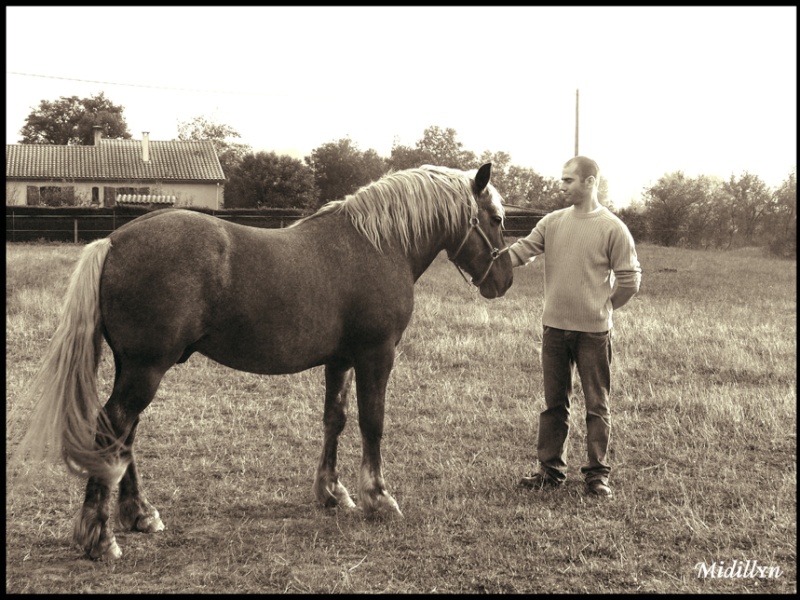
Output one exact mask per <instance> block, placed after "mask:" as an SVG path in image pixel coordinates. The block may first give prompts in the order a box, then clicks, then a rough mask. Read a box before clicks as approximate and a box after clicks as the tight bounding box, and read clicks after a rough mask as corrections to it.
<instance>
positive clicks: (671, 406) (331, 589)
mask: <svg viewBox="0 0 800 600" xmlns="http://www.w3.org/2000/svg"><path fill="white" fill-rule="evenodd" d="M6 250H7V258H6V266H7V279H6V300H7V304H6V335H7V343H6V344H7V345H6V353H7V363H6V364H7V366H6V379H7V384H6V424H7V432H6V444H7V458H8V456H9V454H10V452H12V451H13V449H14V445H15V443H16V440H18V439H19V437H20V435H21V431H20V426H21V423H23V422H24V419H25V417H26V415H27V412H28V410H29V408H30V407H28V406H24V405H21V404H20V400H19V399H20V392H21V391H22V389H23V387H24V385H25V383H26V382H27V381H29V380H30V378H31V376H32V374H33V371H34V370H35V367H36V361H37V360H38V357H39V356H40V355H41V353H42V351H43V349H44V347H45V344H46V342H47V339H48V337H49V336H50V335H51V334H52V332H53V330H54V328H55V320H56V317H57V314H58V310H59V305H60V299H61V296H62V294H63V293H64V290H65V289H66V282H67V279H68V276H69V273H70V270H71V268H72V265H73V264H74V263H75V261H76V260H77V257H78V253H79V250H80V248H79V247H75V246H72V245H59V244H49V245H27V244H7V245H6ZM640 258H641V261H642V265H643V268H644V271H645V272H644V279H643V285H642V290H641V293H640V294H639V295H638V296H637V297H636V298H634V300H633V301H632V302H631V304H630V305H629V306H627V307H626V308H625V309H624V310H622V311H620V312H619V313H618V314H617V315H616V331H615V338H614V344H615V345H614V350H615V362H614V366H613V378H614V379H613V381H614V389H613V398H612V414H613V434H612V435H613V437H612V453H611V459H612V464H613V467H614V470H613V472H612V483H613V484H614V487H615V492H616V496H615V498H614V499H613V500H612V501H610V502H597V501H594V500H592V499H590V498H587V497H586V496H584V495H583V493H582V487H581V482H580V474H579V472H578V469H579V467H580V464H581V461H582V460H583V457H584V456H585V443H584V435H585V427H584V424H583V405H582V402H581V401H578V402H576V404H575V410H574V411H573V429H572V433H571V437H570V457H571V465H570V473H569V475H570V480H569V481H568V484H567V486H566V488H565V489H562V490H558V491H554V492H544V493H539V494H536V493H530V492H524V491H521V490H518V489H517V488H516V483H517V480H518V478H519V477H520V475H522V474H523V473H525V472H527V471H529V470H530V469H531V468H532V467H533V465H534V459H535V431H536V424H537V419H538V412H539V411H540V410H541V409H542V407H543V400H542V398H541V378H540V368H539V362H538V354H537V343H538V340H539V339H540V327H539V323H540V321H539V319H540V315H541V303H542V273H541V270H542V266H541V264H536V263H535V264H534V265H533V266H531V267H528V268H525V269H518V270H517V271H516V272H515V283H514V286H513V287H512V288H511V290H510V291H509V293H508V294H507V296H506V297H505V298H503V299H499V300H495V301H491V302H489V301H485V300H483V299H481V298H480V297H479V296H477V295H476V294H475V293H474V291H472V290H471V289H470V288H469V287H467V286H466V285H465V284H464V283H463V281H462V280H461V278H460V277H459V276H458V274H457V273H456V272H455V269H453V267H452V266H450V265H449V264H448V263H447V261H446V260H444V257H440V259H437V261H436V262H435V263H434V265H433V266H432V267H431V269H430V270H429V271H428V272H427V273H426V274H425V275H424V276H423V277H422V278H421V279H420V281H419V282H418V284H417V302H416V310H415V314H414V318H413V320H412V322H411V325H410V326H409V329H408V330H407V332H406V336H405V338H404V340H403V341H402V342H401V345H400V353H399V356H398V359H397V362H396V366H395V370H394V372H393V375H392V379H391V380H390V384H389V390H388V401H387V411H386V428H385V435H384V446H383V448H384V461H385V464H384V471H385V474H386V478H387V483H388V485H389V487H390V490H391V491H392V493H393V494H394V496H395V498H396V499H397V500H398V502H399V504H400V507H401V509H402V510H403V513H404V515H405V519H403V520H396V521H380V520H378V521H374V520H366V519H364V518H362V517H361V516H360V515H359V514H358V513H355V514H351V513H347V512H338V511H326V510H323V509H320V508H318V507H317V506H316V505H315V504H314V502H313V498H312V494H311V490H310V488H311V483H312V478H313V475H314V472H315V468H316V463H317V460H318V455H319V452H320V450H321V441H322V427H321V421H322V391H323V378H322V372H321V370H320V369H313V370H311V371H307V372H305V373H301V374H298V375H293V376H274V377H261V376H256V375H251V374H247V373H241V372H236V371H231V370H229V369H226V368H224V367H221V366H219V365H216V364H214V363H212V362H210V361H208V360H207V359H205V358H204V357H202V356H194V357H193V358H192V359H191V360H190V361H189V362H188V363H186V364H184V365H179V366H176V367H175V368H173V369H172V370H171V371H170V372H168V373H167V376H166V377H165V379H164V381H163V383H162V386H161V388H160V390H159V393H158V395H157V397H156V400H155V401H154V402H153V404H152V405H151V406H150V407H149V408H148V409H147V411H145V413H144V414H143V417H142V424H141V426H140V428H139V436H138V439H137V450H138V456H139V463H140V470H141V473H142V479H143V486H144V488H145V490H146V492H147V494H148V497H149V499H150V500H151V501H152V502H153V503H154V505H155V506H156V507H157V508H158V509H159V510H160V512H161V514H162V517H163V518H164V522H165V524H166V525H167V530H166V531H165V532H162V533H159V534H155V535H143V534H133V533H125V532H118V533H117V538H118V541H119V543H120V546H121V547H122V549H123V558H122V559H121V560H120V561H117V562H116V563H112V564H106V563H93V562H91V561H88V560H83V559H81V558H80V552H79V551H78V550H77V549H76V548H74V547H72V546H71V544H70V534H71V526H72V519H73V518H74V516H75V514H76V513H77V511H78V509H79V507H80V505H81V503H82V501H83V490H82V485H81V482H80V481H78V480H76V479H74V478H70V477H68V476H67V475H66V474H65V473H64V470H63V469H62V468H60V467H54V468H52V469H49V470H47V472H46V473H45V475H42V474H41V473H40V472H37V471H34V470H31V471H30V472H28V473H20V474H17V473H10V474H9V475H22V477H21V478H20V477H17V480H16V483H15V484H14V485H11V486H9V488H8V490H7V497H6V523H7V533H6V591H7V592H25V593H34V592H39V593H58V592H72V593H74V592H96V593H126V592H127V593H159V592H161V593H168V592H202V593H212V592H216V593H234V592H249V593H258V592H263V593H270V592H272V593H280V592H295V593H297V592H308V593H353V592H355V593H359V592H372V593H375V592H397V593H412V592H423V593H430V592H439V593H457V592H465V593H479V592H500V593H502V592H509V593H522V592H534V593H535V592H577V593H582V592H592V593H595V592H599V593H603V592H606V593H611V592H623V593H624V592H658V593H661V592H683V593H697V592H711V593H734V592H767V593H789V592H796V581H797V579H796V575H797V570H796V561H797V555H796V534H797V522H796V508H797V501H796V489H797V468H796V458H795V456H796V449H797V445H796V370H797V358H796V342H795V340H796V288H795V286H796V263H795V262H794V261H792V262H785V261H779V260H773V259H769V258H764V257H762V256H761V255H760V254H759V253H758V252H756V251H752V250H744V251H736V252H729V253H723V252H700V251H688V250H676V249H665V248H658V247H653V246H643V247H641V248H640ZM112 376H113V369H112V367H111V364H110V358H109V356H108V353H106V356H105V359H104V364H103V367H102V369H101V378H102V385H103V389H105V390H106V391H107V390H108V389H109V386H110V384H111V377H112ZM349 414H350V422H349V424H348V426H347V428H346V430H345V433H344V434H343V436H342V440H341V443H340V471H341V476H342V480H343V482H344V484H345V485H346V486H348V487H349V488H350V489H351V492H352V491H354V489H355V487H356V477H357V472H358V465H359V462H360V459H361V457H360V452H361V451H360V439H359V434H358V427H357V419H356V409H355V402H352V403H351V409H350V413H349ZM356 500H357V499H356ZM733 560H740V561H743V560H751V561H753V560H756V561H758V564H760V565H773V566H778V567H780V569H781V571H782V574H781V577H780V578H777V579H774V578H773V579H765V578H738V579H712V578H705V579H703V578H698V571H697V569H696V568H695V566H696V565H697V563H699V562H703V561H705V562H706V563H707V564H711V563H713V562H714V561H717V562H719V561H725V563H726V564H730V563H731V562H732V561H733Z"/></svg>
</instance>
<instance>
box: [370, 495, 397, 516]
mask: <svg viewBox="0 0 800 600" xmlns="http://www.w3.org/2000/svg"><path fill="white" fill-rule="evenodd" d="M363 510H364V514H366V515H367V516H369V517H381V518H397V519H402V518H403V513H402V512H400V507H399V506H398V505H397V501H396V500H395V499H394V498H392V497H391V496H390V495H389V494H386V493H384V494H380V495H378V496H373V497H371V498H368V500H367V501H366V502H365V503H364V506H363Z"/></svg>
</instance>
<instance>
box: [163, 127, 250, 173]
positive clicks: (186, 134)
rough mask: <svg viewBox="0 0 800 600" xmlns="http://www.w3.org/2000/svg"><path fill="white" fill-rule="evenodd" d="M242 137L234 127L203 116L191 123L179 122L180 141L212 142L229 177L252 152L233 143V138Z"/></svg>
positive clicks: (247, 147) (246, 147) (243, 145)
mask: <svg viewBox="0 0 800 600" xmlns="http://www.w3.org/2000/svg"><path fill="white" fill-rule="evenodd" d="M240 137H242V136H241V135H239V132H238V131H236V130H235V129H234V128H233V127H230V126H229V125H224V124H222V123H217V122H216V121H213V120H211V119H209V118H207V117H205V116H202V115H201V116H199V117H195V118H194V119H192V120H191V121H178V139H179V140H182V141H188V140H210V141H211V142H212V143H213V144H214V150H216V152H217V157H218V158H219V164H220V165H221V166H222V171H223V172H224V173H225V175H226V176H227V177H229V176H230V174H231V173H232V172H233V170H234V169H235V167H236V166H237V165H238V164H239V163H240V162H241V161H242V159H243V158H244V157H245V155H246V154H248V153H250V152H252V148H251V147H250V146H249V145H247V144H240V143H238V142H234V141H231V138H240Z"/></svg>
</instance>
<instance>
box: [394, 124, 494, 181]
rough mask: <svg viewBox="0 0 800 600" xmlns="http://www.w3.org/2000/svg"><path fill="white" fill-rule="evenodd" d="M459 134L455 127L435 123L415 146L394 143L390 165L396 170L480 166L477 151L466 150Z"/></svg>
mask: <svg viewBox="0 0 800 600" xmlns="http://www.w3.org/2000/svg"><path fill="white" fill-rule="evenodd" d="M457 135H458V134H457V133H456V130H455V129H451V128H447V129H442V128H440V127H437V126H435V125H434V126H431V127H428V128H427V129H426V130H425V131H424V132H423V133H422V139H420V140H417V143H416V145H415V147H414V148H409V147H408V146H400V145H394V146H393V147H392V154H391V157H390V158H389V166H390V167H391V168H392V169H394V170H395V171H399V170H401V169H411V168H415V167H419V166H421V165H426V164H427V165H437V166H440V167H451V168H453V169H463V170H468V169H474V168H476V167H478V166H480V165H479V164H478V157H477V156H476V155H475V153H474V152H471V151H469V150H464V147H463V146H464V145H463V144H462V143H461V142H459V141H458V140H456V136H457ZM493 170H494V169H493Z"/></svg>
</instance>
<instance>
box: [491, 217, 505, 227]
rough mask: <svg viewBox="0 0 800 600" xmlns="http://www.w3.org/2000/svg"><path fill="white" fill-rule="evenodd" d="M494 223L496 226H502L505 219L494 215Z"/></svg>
mask: <svg viewBox="0 0 800 600" xmlns="http://www.w3.org/2000/svg"><path fill="white" fill-rule="evenodd" d="M492 223H494V224H495V225H502V224H503V217H500V216H498V215H494V216H493V217H492Z"/></svg>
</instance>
